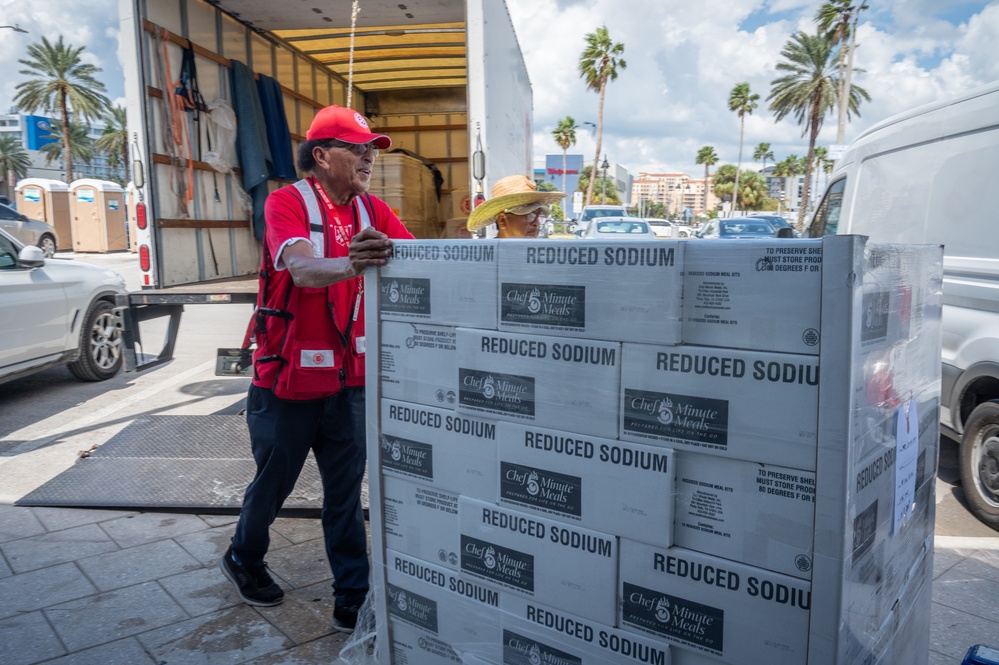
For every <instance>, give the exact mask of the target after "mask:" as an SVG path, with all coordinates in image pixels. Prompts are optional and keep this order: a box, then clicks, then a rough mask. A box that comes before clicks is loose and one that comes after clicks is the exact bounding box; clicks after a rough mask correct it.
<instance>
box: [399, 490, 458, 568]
mask: <svg viewBox="0 0 999 665" xmlns="http://www.w3.org/2000/svg"><path fill="white" fill-rule="evenodd" d="M381 481H382V511H383V518H382V520H383V524H384V527H383V534H384V535H383V537H384V540H385V547H386V548H387V549H392V550H395V551H396V552H400V553H402V554H409V555H411V556H413V557H416V558H417V559H423V560H424V561H433V562H434V563H437V564H440V565H441V566H444V567H446V568H451V569H453V570H457V569H458V566H459V551H460V549H461V537H460V536H461V534H460V533H459V527H458V494H456V493H454V492H449V491H447V490H443V489H439V488H437V487H433V486H430V485H425V484H423V483H415V482H409V481H407V480H402V479H401V478H396V477H395V476H391V475H383V476H382V478H381Z"/></svg>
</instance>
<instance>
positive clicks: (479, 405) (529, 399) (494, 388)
mask: <svg viewBox="0 0 999 665" xmlns="http://www.w3.org/2000/svg"><path fill="white" fill-rule="evenodd" d="M534 402H535V393H534V378H533V377H529V376H517V375H515V374H501V373H499V372H487V371H482V370H475V369H466V368H463V367H461V368H458V403H459V404H460V405H461V406H465V407H469V408H472V409H479V410H482V411H491V412H498V413H505V414H508V415H514V416H520V417H522V418H533V417H534V415H535V414H534V408H535V404H534Z"/></svg>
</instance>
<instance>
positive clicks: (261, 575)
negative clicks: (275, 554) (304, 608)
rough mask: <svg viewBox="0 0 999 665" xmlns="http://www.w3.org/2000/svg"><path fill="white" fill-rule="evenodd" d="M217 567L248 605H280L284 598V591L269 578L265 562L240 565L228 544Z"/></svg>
mask: <svg viewBox="0 0 999 665" xmlns="http://www.w3.org/2000/svg"><path fill="white" fill-rule="evenodd" d="M219 567H220V568H221V569H222V574H223V575H225V576H226V577H227V578H228V579H229V581H230V582H232V584H233V586H235V587H236V591H237V592H238V593H239V597H240V598H242V599H243V602H245V603H247V604H248V605H256V606H258V607H271V606H273V605H280V604H281V601H282V600H284V591H282V590H281V587H279V586H278V585H277V583H275V582H274V580H273V579H271V575H270V573H268V572H267V564H266V563H263V564H260V565H259V566H241V565H239V564H238V563H236V561H235V559H233V558H232V547H231V546H230V547H229V549H227V550H226V551H225V554H223V555H222V562H221V563H220V564H219Z"/></svg>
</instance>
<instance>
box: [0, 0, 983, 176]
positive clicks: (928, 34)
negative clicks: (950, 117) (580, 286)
mask: <svg viewBox="0 0 999 665" xmlns="http://www.w3.org/2000/svg"><path fill="white" fill-rule="evenodd" d="M362 4H363V0H362ZM507 4H508V6H509V9H510V14H511V17H512V19H513V22H514V26H515V27H516V29H517V33H518V40H519V42H520V46H521V50H522V51H523V53H524V56H525V59H526V60H527V65H528V71H529V73H530V76H531V81H532V83H533V85H534V141H533V144H534V154H535V156H536V157H541V156H543V155H545V154H547V153H557V152H559V150H558V147H557V146H556V145H555V143H554V141H553V140H552V139H551V132H552V130H553V129H554V128H555V125H556V124H557V122H558V121H559V120H560V119H561V118H564V117H565V116H567V115H571V116H572V117H573V118H575V119H576V122H577V123H578V124H580V125H581V123H582V122H583V121H591V122H596V120H597V104H598V97H597V94H596V93H594V92H592V91H589V90H587V89H586V87H585V84H584V83H583V81H582V80H581V79H580V78H579V74H578V70H577V67H578V60H579V55H580V53H581V52H582V49H583V47H584V37H585V35H586V34H587V33H590V32H592V31H593V30H595V29H596V28H597V27H599V26H601V25H606V26H607V28H608V30H609V32H610V35H611V38H612V39H613V40H614V41H615V42H620V43H623V44H624V45H625V52H624V59H625V61H626V62H627V64H628V66H627V68H626V69H624V70H623V71H621V73H620V76H619V78H618V80H617V81H615V82H613V83H611V84H610V86H609V87H608V91H607V99H606V104H605V108H604V148H603V150H602V151H601V152H606V154H607V156H608V159H610V160H611V161H613V162H617V163H620V164H622V165H624V166H625V167H626V168H627V169H628V170H629V171H630V172H631V173H632V174H637V173H638V172H639V171H641V170H648V171H657V172H666V171H670V172H675V171H682V172H686V173H689V174H690V175H691V176H694V177H697V176H698V175H699V174H703V172H704V169H703V167H702V166H699V165H697V164H695V163H694V162H695V156H696V154H697V151H698V150H699V149H700V148H701V147H702V146H705V145H710V146H713V147H714V148H715V150H716V151H717V153H718V155H719V157H720V158H721V160H722V163H735V161H736V160H737V158H738V151H739V119H738V117H737V116H736V115H735V114H734V113H732V112H731V111H729V110H728V107H727V100H728V95H729V93H730V91H731V90H732V88H733V87H734V86H735V85H736V84H737V83H739V82H742V81H746V82H748V83H749V84H750V87H751V89H752V91H753V92H755V93H757V94H759V95H760V102H759V107H758V108H757V109H756V110H755V111H754V113H753V114H752V115H751V116H749V117H747V119H746V128H745V140H744V148H743V163H749V160H751V155H752V150H753V147H754V146H755V145H756V144H758V143H760V142H768V143H771V144H772V149H773V151H774V153H775V155H776V157H777V158H778V159H783V158H784V157H786V156H787V155H788V154H791V153H794V154H797V155H799V156H803V155H804V154H805V153H806V151H807V141H806V140H805V139H803V138H802V136H801V127H799V126H798V125H797V124H796V122H794V120H793V119H791V120H787V121H784V122H781V123H775V122H774V120H773V116H772V114H771V113H770V112H769V111H768V110H767V102H766V97H767V95H768V94H769V91H770V82H771V81H772V80H773V79H774V78H775V77H776V76H777V72H776V70H775V69H774V67H775V65H776V64H777V62H779V60H780V51H781V49H782V48H783V46H784V45H785V44H786V43H787V41H788V39H789V38H790V36H791V35H792V34H793V33H794V32H795V31H797V30H805V31H807V32H812V31H813V30H814V29H815V25H814V15H815V11H816V9H817V7H818V4H819V3H818V2H817V1H816V0H768V1H764V0H704V1H702V2H680V1H679V0H507ZM869 4H870V5H871V8H870V9H869V10H868V11H866V12H864V13H863V14H862V22H861V25H860V29H859V30H858V41H859V43H860V47H859V49H858V51H857V58H856V65H857V66H858V67H862V68H864V69H865V70H866V72H865V73H862V74H858V75H857V76H856V78H855V82H856V83H857V84H858V85H861V86H863V87H864V88H865V89H867V91H868V92H869V93H870V94H871V98H872V99H871V102H869V103H864V104H863V105H862V106H861V109H860V113H861V115H860V117H859V118H855V119H854V120H853V122H851V124H850V125H849V126H848V129H847V135H846V138H847V141H849V140H850V138H852V137H854V136H856V135H857V134H859V133H860V132H861V131H862V130H863V129H865V128H867V127H869V126H870V125H871V124H873V123H875V122H878V121H880V120H882V119H884V118H886V117H888V116H890V115H893V114H895V113H898V112H900V111H904V110H906V109H908V108H911V107H913V106H915V105H918V104H921V103H926V102H930V101H934V100H936V99H940V98H942V97H946V96H949V95H952V94H956V93H959V92H962V91H965V90H968V89H970V88H973V87H977V86H979V85H982V84H984V83H987V82H990V81H994V80H997V79H999V59H997V58H996V57H995V55H994V50H995V48H994V45H995V44H996V43H997V41H999V3H992V4H989V3H985V2H977V3H975V2H972V3H968V2H963V0H912V1H910V2H905V3H869ZM958 12H963V14H959V13H958ZM117 15H118V12H117V1H116V0H87V1H86V2H84V1H83V0H50V1H49V2H44V3H36V4H34V5H32V4H31V3H25V2H18V1H15V0H0V16H3V20H2V21H0V23H3V24H14V23H17V24H19V25H20V26H21V27H22V28H24V29H26V30H29V31H30V34H27V35H25V34H20V33H13V31H6V30H5V31H2V32H0V64H3V67H0V110H3V111H6V110H7V108H8V107H9V106H10V104H11V100H12V98H13V96H14V86H15V85H16V83H17V82H18V81H20V80H23V78H24V77H22V76H21V75H20V74H18V73H17V70H18V69H20V67H19V66H18V65H17V59H18V58H21V57H24V49H25V47H26V46H27V45H28V44H29V43H31V42H32V41H37V40H38V39H39V38H40V37H41V36H43V35H45V36H47V37H49V38H51V39H55V38H57V37H58V35H60V34H61V35H63V36H64V39H65V41H66V42H67V43H69V44H72V45H75V46H79V45H83V46H86V49H85V52H84V53H85V58H86V61H87V62H93V63H95V64H97V65H98V66H99V67H101V68H102V69H103V72H102V74H100V75H99V76H100V78H101V80H102V81H103V82H104V83H105V85H106V86H107V89H108V92H107V96H108V97H109V98H111V99H116V98H121V97H122V96H123V94H124V89H123V82H122V78H123V77H122V73H121V67H120V64H119V59H120V57H122V55H123V54H119V53H118V47H119V46H118V28H119V25H118V19H117ZM953 16H960V18H959V19H954V18H953ZM942 17H948V18H949V20H944V18H942ZM744 25H745V26H750V27H749V28H745V29H744V28H743V27H742V26H744ZM124 56H126V57H128V54H124ZM835 136H836V118H835V117H833V116H827V117H826V119H825V125H824V128H823V130H822V133H821V134H820V142H821V143H824V144H830V143H833V142H834V140H835ZM577 139H578V140H577V144H576V146H575V147H574V148H573V152H578V153H582V154H583V155H584V157H585V158H586V159H587V160H590V159H592V158H593V153H594V150H595V148H596V145H595V142H594V137H593V133H592V131H591V130H590V129H589V128H587V127H583V126H581V129H580V130H579V131H578V132H577Z"/></svg>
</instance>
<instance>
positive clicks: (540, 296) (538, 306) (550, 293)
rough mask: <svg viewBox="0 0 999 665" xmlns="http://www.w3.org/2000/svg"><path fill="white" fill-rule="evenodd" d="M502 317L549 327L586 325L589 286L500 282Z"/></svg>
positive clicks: (551, 328)
mask: <svg viewBox="0 0 999 665" xmlns="http://www.w3.org/2000/svg"><path fill="white" fill-rule="evenodd" d="M500 293H501V294H502V295H501V299H500V321H502V322H503V323H507V324H518V323H520V324H528V325H533V326H538V327H542V328H546V329H549V330H568V329H580V328H585V327H586V287H585V286H556V285H553V284H517V283H503V284H500Z"/></svg>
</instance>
